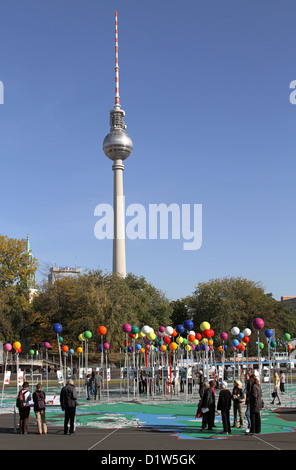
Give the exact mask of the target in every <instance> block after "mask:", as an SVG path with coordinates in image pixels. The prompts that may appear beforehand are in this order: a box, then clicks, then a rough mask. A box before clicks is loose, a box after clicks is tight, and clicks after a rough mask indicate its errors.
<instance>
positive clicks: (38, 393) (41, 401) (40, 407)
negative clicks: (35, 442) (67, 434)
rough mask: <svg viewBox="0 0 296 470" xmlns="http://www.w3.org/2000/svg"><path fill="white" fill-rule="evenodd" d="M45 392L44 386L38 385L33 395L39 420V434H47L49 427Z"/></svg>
mask: <svg viewBox="0 0 296 470" xmlns="http://www.w3.org/2000/svg"><path fill="white" fill-rule="evenodd" d="M45 398H46V396H45V392H44V391H43V390H42V385H41V384H37V385H36V390H35V392H34V393H33V402H34V411H35V415H36V419H37V428H38V433H39V434H42V428H43V433H44V434H47V425H46V418H45Z"/></svg>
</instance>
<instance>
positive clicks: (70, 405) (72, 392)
mask: <svg viewBox="0 0 296 470" xmlns="http://www.w3.org/2000/svg"><path fill="white" fill-rule="evenodd" d="M60 404H61V408H62V410H63V411H65V419H64V434H68V423H69V421H70V431H69V433H70V434H73V433H74V422H75V415H76V406H77V392H76V388H75V386H74V382H73V380H72V379H69V380H68V382H67V385H65V386H64V387H63V388H62V390H61V393H60Z"/></svg>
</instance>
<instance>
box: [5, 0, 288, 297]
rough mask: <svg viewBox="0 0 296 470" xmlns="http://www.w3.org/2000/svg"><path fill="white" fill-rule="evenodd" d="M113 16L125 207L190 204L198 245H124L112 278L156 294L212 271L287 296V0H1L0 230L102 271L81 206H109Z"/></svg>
mask: <svg viewBox="0 0 296 470" xmlns="http://www.w3.org/2000/svg"><path fill="white" fill-rule="evenodd" d="M115 10H117V11H118V23H119V65H120V97H121V105H122V108H123V109H124V110H125V112H126V124H127V132H128V134H129V135H130V136H131V138H132V140H133V144H134V150H133V153H132V155H131V156H130V157H129V159H128V160H126V162H125V171H124V192H125V196H126V204H127V205H129V204H131V203H138V204H143V205H144V206H145V207H148V204H152V203H156V204H159V203H165V204H171V203H177V204H191V205H193V204H202V205H203V244H202V247H201V248H200V249H199V250H196V251H184V250H183V240H159V239H158V240H136V241H132V240H127V242H126V256H127V271H128V272H133V273H135V274H136V275H144V276H145V277H146V279H147V280H148V281H149V282H151V283H152V284H154V285H155V286H156V287H158V288H159V289H161V290H162V291H163V292H165V293H166V295H167V296H168V297H169V298H170V299H177V298H180V297H183V296H186V295H189V294H191V293H192V292H193V290H194V288H195V286H196V285H197V283H198V282H201V281H208V280H209V279H213V278H217V277H224V276H242V277H245V278H248V279H252V280H254V281H261V282H262V284H263V286H264V288H265V289H266V292H272V293H273V295H274V297H275V298H277V299H280V296H281V295H296V287H295V277H294V273H295V262H296V260H295V201H296V198H295V182H294V180H295V170H296V163H295V125H296V106H295V105H292V104H291V103H290V101H289V95H290V93H291V90H290V89H289V84H290V82H291V81H292V80H295V79H296V66H295V14H296V4H295V2H294V0H285V2H279V1H273V0H260V2H258V0H256V1H255V0H248V1H246V0H244V1H240V2H238V1H237V0H207V1H204V0H194V1H193V0H186V1H183V2H180V1H176V0H170V1H168V0H158V1H156V0H150V1H149V2H148V1H144V0H143V1H140V0H124V1H123V0H121V1H119V0H117V1H113V0H108V1H105V0H83V1H82V0H9V1H8V0H6V1H4V0H3V1H2V2H1V6H0V18H1V19H0V21H1V27H0V80H1V81H2V82H3V84H4V104H3V105H0V122H1V126H0V154H1V170H2V171H1V176H2V177H1V186H0V233H1V234H4V235H7V236H9V237H15V238H25V237H26V235H27V233H29V235H30V240H31V247H32V249H33V253H34V255H35V256H36V257H37V258H38V259H39V261H40V264H41V266H44V264H46V263H48V264H51V263H54V261H55V256H56V260H57V264H59V265H73V264H74V263H75V256H76V257H77V264H78V265H79V266H81V267H82V268H83V269H86V268H92V269H96V268H98V267H100V268H101V269H103V270H104V271H105V270H111V268H112V242H111V241H110V240H103V241H99V240H97V239H96V238H95V236H94V226H95V223H96V221H97V220H98V219H97V218H96V217H95V216H94V209H95V207H96V205H97V204H100V203H110V204H112V184H113V172H112V169H111V167H112V162H111V161H110V160H108V159H107V158H106V156H105V155H104V153H103V150H102V143H103V140H104V137H105V136H106V135H107V134H108V132H109V110H110V109H112V107H113V104H114V12H115ZM42 277H43V276H42V273H41V272H39V274H38V278H39V279H42Z"/></svg>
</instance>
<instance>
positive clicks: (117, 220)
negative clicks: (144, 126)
mask: <svg viewBox="0 0 296 470" xmlns="http://www.w3.org/2000/svg"><path fill="white" fill-rule="evenodd" d="M119 98H120V97H119V65H118V29H117V11H116V12H115V104H114V109H112V110H111V111H110V132H109V134H108V135H107V136H106V137H105V139H104V142H103V150H104V153H105V155H106V156H107V157H108V158H110V160H112V161H113V165H112V170H113V172H114V193H113V211H114V225H113V273H116V274H119V275H120V276H122V277H125V276H126V260H125V213H124V212H125V207H124V196H123V170H124V166H123V163H122V162H123V160H125V159H126V158H128V157H129V156H130V154H131V151H132V149H133V142H132V139H131V138H130V137H129V136H128V135H127V133H126V132H125V130H126V125H125V123H124V116H125V112H124V111H123V110H122V109H120V108H121V106H120V101H119Z"/></svg>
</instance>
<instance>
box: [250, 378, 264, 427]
mask: <svg viewBox="0 0 296 470" xmlns="http://www.w3.org/2000/svg"><path fill="white" fill-rule="evenodd" d="M251 378H253V384H252V387H251V390H250V395H249V401H250V418H251V429H250V432H249V434H254V433H256V434H260V432H261V410H262V391H261V387H260V384H259V380H258V379H257V378H256V377H255V376H254V377H253V376H251Z"/></svg>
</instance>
